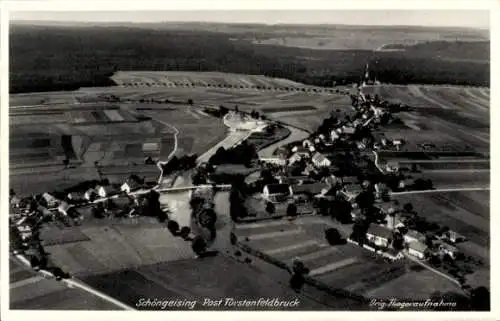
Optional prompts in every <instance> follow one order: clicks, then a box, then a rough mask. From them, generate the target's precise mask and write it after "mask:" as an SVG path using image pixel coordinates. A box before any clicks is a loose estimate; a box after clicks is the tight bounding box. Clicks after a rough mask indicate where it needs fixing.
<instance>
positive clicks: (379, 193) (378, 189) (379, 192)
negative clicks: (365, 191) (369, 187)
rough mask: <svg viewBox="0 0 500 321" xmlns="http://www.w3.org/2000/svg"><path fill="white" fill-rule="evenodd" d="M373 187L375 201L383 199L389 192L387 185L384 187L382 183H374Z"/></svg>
mask: <svg viewBox="0 0 500 321" xmlns="http://www.w3.org/2000/svg"><path fill="white" fill-rule="evenodd" d="M374 187H375V197H376V198H377V199H380V198H383V197H384V195H387V194H388V192H389V189H388V188H387V185H385V184H384V183H376V184H375V186H374Z"/></svg>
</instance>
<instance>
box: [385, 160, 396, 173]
mask: <svg viewBox="0 0 500 321" xmlns="http://www.w3.org/2000/svg"><path fill="white" fill-rule="evenodd" d="M385 170H386V171H387V172H390V173H393V172H397V171H399V163H398V162H388V163H387V164H386V166H385Z"/></svg>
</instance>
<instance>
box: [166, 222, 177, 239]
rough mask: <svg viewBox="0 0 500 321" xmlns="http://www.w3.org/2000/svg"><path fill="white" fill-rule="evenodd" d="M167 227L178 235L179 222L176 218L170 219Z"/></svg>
mask: <svg viewBox="0 0 500 321" xmlns="http://www.w3.org/2000/svg"><path fill="white" fill-rule="evenodd" d="M167 229H168V230H169V231H170V233H172V234H173V235H177V234H178V233H179V223H177V222H176V221H174V220H169V221H168V223H167Z"/></svg>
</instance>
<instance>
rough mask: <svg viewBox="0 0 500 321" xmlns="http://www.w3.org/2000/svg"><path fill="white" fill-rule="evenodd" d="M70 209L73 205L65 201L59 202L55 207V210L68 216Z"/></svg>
mask: <svg viewBox="0 0 500 321" xmlns="http://www.w3.org/2000/svg"><path fill="white" fill-rule="evenodd" d="M72 209H73V205H71V204H69V203H67V202H61V204H59V206H58V207H57V211H58V212H59V213H61V214H62V215H64V216H68V215H69V214H71V211H72Z"/></svg>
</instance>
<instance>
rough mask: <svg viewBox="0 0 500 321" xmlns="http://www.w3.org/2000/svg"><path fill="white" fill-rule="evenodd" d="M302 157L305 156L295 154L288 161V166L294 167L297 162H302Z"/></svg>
mask: <svg viewBox="0 0 500 321" xmlns="http://www.w3.org/2000/svg"><path fill="white" fill-rule="evenodd" d="M302 157H303V156H302V155H300V154H299V153H293V154H292V156H290V158H289V159H288V165H293V164H295V163H297V162H300V160H301V159H302Z"/></svg>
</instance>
